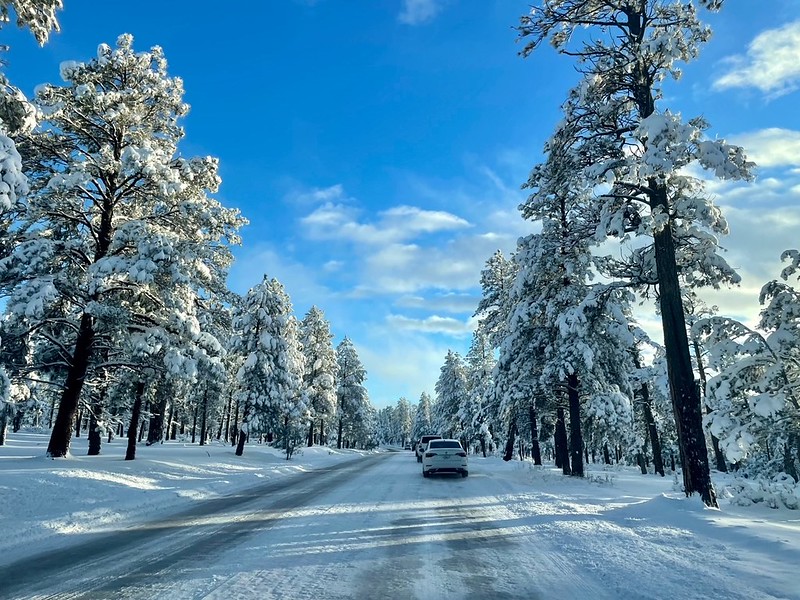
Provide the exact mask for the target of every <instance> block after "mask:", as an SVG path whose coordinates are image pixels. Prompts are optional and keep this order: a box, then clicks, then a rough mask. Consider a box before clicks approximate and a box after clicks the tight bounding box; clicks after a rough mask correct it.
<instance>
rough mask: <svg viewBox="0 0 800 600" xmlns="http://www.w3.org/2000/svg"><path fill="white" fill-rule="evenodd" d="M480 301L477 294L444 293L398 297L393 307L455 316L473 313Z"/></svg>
mask: <svg viewBox="0 0 800 600" xmlns="http://www.w3.org/2000/svg"><path fill="white" fill-rule="evenodd" d="M479 301H480V296H479V295H477V294H459V293H445V294H432V295H429V296H427V297H423V296H417V295H407V296H400V297H399V298H398V299H397V300H396V301H395V302H394V305H395V306H397V307H398V308H414V309H424V310H429V311H445V312H449V313H455V314H463V313H469V314H472V313H474V312H475V309H476V308H477V306H478V302H479Z"/></svg>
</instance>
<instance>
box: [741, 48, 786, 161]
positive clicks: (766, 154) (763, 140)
mask: <svg viewBox="0 0 800 600" xmlns="http://www.w3.org/2000/svg"><path fill="white" fill-rule="evenodd" d="M798 56H800V55H798ZM731 141H732V142H734V143H735V144H738V145H740V146H742V147H743V148H744V149H745V151H746V152H747V157H748V158H749V159H751V160H753V161H755V163H756V164H757V165H758V166H759V167H798V166H800V131H794V130H792V129H781V128H778V127H771V128H769V129H761V130H759V131H751V132H748V133H742V134H739V135H737V136H734V137H733V138H732V139H731Z"/></svg>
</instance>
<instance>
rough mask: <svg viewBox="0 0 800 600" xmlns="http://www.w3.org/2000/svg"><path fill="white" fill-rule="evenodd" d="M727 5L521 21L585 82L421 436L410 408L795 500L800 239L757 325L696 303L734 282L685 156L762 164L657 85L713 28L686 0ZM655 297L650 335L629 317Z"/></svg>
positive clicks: (700, 166) (719, 174)
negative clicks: (683, 111) (674, 104)
mask: <svg viewBox="0 0 800 600" xmlns="http://www.w3.org/2000/svg"><path fill="white" fill-rule="evenodd" d="M722 4H723V2H722V1H714V0H701V1H699V2H670V1H659V0H635V1H631V0H618V1H617V0H608V1H603V0H558V1H551V2H541V3H537V4H536V5H535V6H533V7H532V8H531V10H530V12H529V14H526V15H524V16H523V17H522V18H521V20H520V24H519V26H518V27H517V32H518V34H519V41H520V42H522V44H523V49H522V50H521V52H520V54H521V55H522V56H523V57H528V56H530V55H531V54H533V53H534V52H538V51H540V48H541V46H543V45H545V44H546V43H549V44H550V45H551V46H552V47H553V48H555V50H556V51H557V52H559V53H561V54H564V55H566V56H569V57H572V59H573V60H574V64H575V69H576V70H577V72H578V74H579V81H578V82H577V84H576V85H575V87H573V88H572V89H571V90H570V91H569V93H568V95H567V98H566V99H565V100H564V102H563V104H562V106H561V110H562V115H561V120H560V121H559V123H558V124H557V125H556V127H555V129H554V132H553V134H552V136H551V137H550V138H549V139H548V140H547V142H546V143H545V146H544V156H545V158H544V160H543V161H542V162H540V163H539V164H536V165H535V166H534V167H533V169H532V171H531V174H530V176H529V178H528V180H527V181H526V182H525V184H524V185H523V188H524V189H526V190H528V191H529V196H528V198H527V199H526V200H525V201H524V202H523V203H522V204H521V205H520V207H519V209H520V212H521V216H522V217H523V218H524V219H526V220H528V221H530V222H531V229H532V230H533V231H535V233H532V234H530V235H528V236H525V237H523V238H521V239H520V240H519V242H518V245H517V248H516V250H515V252H514V253H513V254H512V255H511V256H510V257H506V256H504V255H503V254H502V253H500V252H498V253H496V254H494V255H493V256H491V257H490V258H489V259H488V261H487V262H486V267H485V269H484V271H483V272H482V274H481V287H482V292H483V294H482V299H481V301H480V304H479V306H478V309H477V312H476V316H477V317H478V325H477V328H476V331H475V332H474V337H473V341H472V345H471V347H470V350H469V352H468V354H467V356H466V357H461V356H460V355H458V354H457V353H455V352H452V351H450V352H448V354H447V356H446V358H445V362H444V365H442V367H441V372H440V377H439V380H438V383H437V385H436V397H435V399H434V400H433V402H432V403H431V402H430V399H421V400H420V403H419V405H418V409H417V416H418V417H420V414H422V415H423V416H421V417H420V420H421V421H422V422H424V427H423V429H425V431H421V430H420V429H413V428H414V427H415V425H414V423H415V421H414V417H412V418H411V419H410V420H408V419H407V420H406V422H407V423H409V424H408V429H413V430H414V431H415V432H416V433H426V432H439V433H443V434H446V435H448V436H451V437H460V438H462V440H463V443H464V445H465V447H467V448H469V447H472V446H473V445H476V446H477V447H479V448H482V449H485V448H486V447H487V446H488V447H490V448H491V447H494V448H496V449H497V448H499V451H501V452H502V453H503V454H504V457H505V458H506V459H510V458H511V457H512V455H513V454H514V453H515V452H517V451H518V453H519V454H520V456H529V457H530V458H531V459H532V460H533V461H534V462H535V463H536V464H541V461H542V455H543V454H544V455H546V456H548V457H550V458H552V459H553V460H554V461H555V464H556V465H557V466H558V467H561V468H562V469H563V472H564V473H565V474H571V475H577V476H581V475H583V474H584V467H585V463H586V462H587V461H592V462H594V461H604V462H607V463H610V462H617V461H628V462H630V463H632V464H637V463H638V464H639V465H640V466H641V468H642V472H643V473H644V472H647V469H648V467H649V468H650V469H651V470H652V471H653V472H656V473H659V474H661V475H664V469H665V465H667V466H670V467H672V468H675V467H676V465H677V466H678V467H680V473H681V474H682V483H683V489H684V491H685V492H686V494H687V495H691V494H695V493H697V494H699V495H700V496H701V498H702V500H703V502H704V503H705V504H707V505H709V506H716V505H717V500H716V492H715V489H714V486H713V484H712V480H711V467H712V465H713V466H714V467H715V468H716V469H718V470H720V471H727V470H728V469H729V468H733V469H736V470H737V471H739V472H741V473H742V474H743V475H744V476H745V477H748V478H749V479H750V480H753V481H758V482H759V483H760V485H761V486H762V490H761V491H758V492H754V493H753V492H749V493H753V494H754V495H755V499H756V500H758V499H764V498H765V497H768V498H769V499H770V500H769V501H770V502H772V503H774V504H776V505H777V504H781V503H782V504H785V505H786V506H789V507H791V508H797V507H798V500H797V497H798V495H797V490H799V489H800V486H798V481H800V477H799V473H800V403H799V400H800V398H799V397H798V385H800V383H798V382H800V378H798V374H799V372H798V367H799V366H800V354H798V352H799V351H798V348H800V294H798V291H797V290H796V289H795V288H794V287H793V286H792V283H791V281H792V280H793V279H794V278H796V277H797V275H798V267H799V266H800V253H798V251H797V250H794V249H790V250H787V251H786V252H784V253H783V256H782V257H781V258H782V259H783V260H784V261H787V262H788V263H789V264H788V266H787V267H786V268H785V269H784V271H783V273H782V275H781V280H779V281H778V280H776V281H771V282H768V283H767V284H766V285H764V287H763V288H762V290H761V294H760V296H759V302H760V304H761V312H760V321H759V323H758V325H757V327H756V328H752V327H748V326H747V325H745V324H743V323H741V322H739V321H737V320H735V319H732V318H729V317H724V316H720V315H718V314H717V313H718V310H719V309H718V308H717V307H713V306H707V305H705V304H704V303H703V301H702V300H701V299H700V297H699V296H698V290H699V289H700V288H703V287H708V286H711V287H714V288H717V287H720V286H723V285H732V284H736V283H738V282H739V281H740V277H739V275H738V274H737V273H736V272H735V270H734V269H733V268H732V267H731V266H730V265H729V264H728V263H727V262H726V261H725V259H724V257H723V256H722V254H721V249H720V245H719V241H718V240H719V237H720V236H721V235H724V234H726V233H727V232H728V226H727V222H726V221H725V218H724V216H723V215H722V212H721V210H720V209H719V207H717V206H716V205H715V204H714V203H713V201H712V199H711V198H710V197H709V195H708V194H706V193H705V192H704V183H703V180H701V179H699V178H697V177H693V176H691V175H690V174H689V173H690V171H688V170H687V168H689V167H693V168H694V170H693V171H691V172H697V171H700V170H702V171H705V173H706V177H715V178H719V179H732V180H744V181H749V180H751V179H752V178H753V171H754V166H755V165H754V164H753V163H752V162H749V161H748V160H747V158H746V155H745V152H744V150H743V149H742V148H740V147H738V146H735V145H732V144H729V143H727V142H725V141H724V140H721V139H718V138H711V137H709V136H708V135H707V133H706V131H707V129H708V127H709V124H708V123H706V122H705V120H704V119H703V118H701V117H695V118H691V119H689V120H685V119H684V118H683V117H682V116H681V115H680V114H679V113H678V112H673V111H671V110H670V109H669V108H668V107H667V106H665V104H666V102H665V98H664V86H665V85H666V82H668V81H670V80H676V81H677V80H678V79H679V78H680V74H681V63H687V62H689V61H691V60H693V59H695V58H697V56H698V55H699V51H700V48H701V46H702V45H703V44H704V43H705V42H706V41H707V40H708V39H709V38H710V36H711V29H710V27H708V26H707V25H705V24H703V23H702V22H701V20H700V18H699V11H700V10H701V9H703V8H704V9H706V10H707V11H710V12H715V11H718V10H720V9H721V8H722ZM652 300H654V301H655V311H656V314H657V316H658V317H659V319H660V321H661V325H662V333H663V342H656V341H654V340H652V339H650V338H649V336H648V335H647V333H646V332H645V331H644V330H643V329H642V328H641V327H640V326H639V325H638V324H637V322H636V320H635V318H634V316H633V306H634V304H635V303H640V304H644V303H646V302H647V301H652ZM396 410H397V411H400V406H399V405H398V407H397V409H396ZM401 412H402V411H401ZM428 415H429V416H428ZM394 429H395V430H396V429H397V427H395V428H394ZM650 465H652V466H651V467H650ZM745 500H746V499H745Z"/></svg>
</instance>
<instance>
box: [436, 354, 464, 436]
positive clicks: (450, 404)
mask: <svg viewBox="0 0 800 600" xmlns="http://www.w3.org/2000/svg"><path fill="white" fill-rule="evenodd" d="M466 396H467V374H466V369H465V367H464V360H463V359H462V358H461V355H460V354H459V353H458V352H454V351H453V350H448V351H447V356H445V359H444V364H443V365H442V367H441V370H440V372H439V379H438V380H437V381H436V401H435V402H434V405H433V408H432V410H431V412H432V417H433V428H434V430H436V431H437V432H439V433H440V434H441V435H442V436H444V437H448V438H461V437H463V435H464V423H463V422H462V421H461V407H462V404H463V403H464V402H465V401H466Z"/></svg>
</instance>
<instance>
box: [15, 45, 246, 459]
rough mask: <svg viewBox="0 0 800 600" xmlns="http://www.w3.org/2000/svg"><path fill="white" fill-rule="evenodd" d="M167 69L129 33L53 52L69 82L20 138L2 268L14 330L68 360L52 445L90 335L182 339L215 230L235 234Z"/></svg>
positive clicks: (49, 88) (217, 264)
mask: <svg viewBox="0 0 800 600" xmlns="http://www.w3.org/2000/svg"><path fill="white" fill-rule="evenodd" d="M166 68H167V65H166V60H165V59H164V56H163V52H162V50H161V49H160V48H158V47H156V48H153V49H152V50H151V51H150V52H145V53H135V52H134V51H133V39H132V37H131V36H130V35H123V36H120V38H119V39H118V41H117V46H116V48H113V49H112V48H111V47H109V46H107V45H105V44H101V45H100V47H99V49H98V55H97V57H96V58H94V59H92V60H90V61H89V62H87V63H70V62H68V63H64V64H62V77H63V78H64V81H65V85H64V86H55V85H44V86H40V87H39V88H37V94H36V98H35V100H34V102H35V104H36V106H37V108H38V110H40V111H41V112H42V114H43V115H45V121H44V123H43V124H42V126H41V127H40V128H39V129H38V130H36V131H34V132H33V133H32V134H31V135H29V136H26V137H25V138H24V139H23V140H22V142H21V145H20V147H21V148H22V149H23V155H24V157H25V163H26V164H27V165H29V178H30V186H31V193H30V195H29V197H28V201H27V203H26V205H25V207H24V211H22V213H21V215H20V223H19V228H20V230H21V231H24V239H23V240H21V243H19V244H18V245H17V246H16V247H15V248H14V250H13V252H12V253H11V256H10V257H9V258H8V259H7V260H6V261H5V262H4V265H3V267H4V272H3V276H2V279H3V280H4V281H8V282H10V284H11V285H12V286H13V294H12V299H11V300H10V304H9V306H10V307H11V308H10V311H12V312H13V313H14V314H16V316H17V317H18V318H17V324H16V326H17V328H18V334H19V335H28V334H34V335H37V336H43V337H45V338H46V339H48V340H49V342H51V343H54V344H56V345H57V347H58V348H59V351H60V352H61V353H62V355H63V356H64V358H65V359H66V361H67V362H68V364H69V366H68V368H67V372H66V377H65V381H64V384H63V392H62V394H61V398H60V402H59V406H58V414H57V416H56V422H55V425H54V427H53V432H52V435H51V439H50V444H49V445H48V454H49V455H50V456H53V457H61V456H65V455H66V454H67V452H68V450H69V443H70V437H71V430H72V423H73V420H74V417H75V413H76V409H77V407H78V402H79V399H80V395H81V391H82V389H83V385H84V382H85V381H86V379H87V372H88V371H89V367H90V365H91V364H93V361H95V359H96V358H97V357H98V356H99V357H100V360H102V359H103V356H102V352H101V353H100V355H98V354H97V353H98V351H99V346H102V345H104V344H107V342H102V343H100V338H104V339H106V340H107V339H110V338H111V337H112V334H113V333H114V332H113V331H112V330H114V329H116V332H117V333H119V332H120V331H126V332H127V334H129V335H139V336H140V337H141V339H142V340H146V338H147V337H148V336H150V335H151V334H153V332H151V331H150V330H151V329H152V328H154V327H155V328H157V329H160V330H161V331H163V332H165V333H166V334H167V335H168V337H169V338H170V339H171V344H172V347H173V348H174V349H177V348H181V347H182V344H180V343H179V340H184V341H191V339H192V337H193V336H196V335H197V334H198V327H197V319H196V315H195V309H194V301H195V299H196V298H197V295H198V293H199V290H200V289H210V290H216V289H221V288H224V279H225V276H226V271H227V268H228V266H229V265H230V262H231V260H232V259H231V255H230V252H229V251H228V249H227V247H226V245H225V242H226V240H227V241H228V242H238V238H237V236H236V230H237V228H238V227H239V226H240V225H241V224H242V223H243V221H242V220H241V219H240V218H239V216H238V213H237V212H236V211H232V210H228V209H225V208H223V207H222V206H221V205H220V204H219V203H218V202H217V201H216V200H214V199H213V198H211V197H210V196H209V195H208V193H209V192H214V191H215V190H216V189H217V187H218V185H219V183H220V181H219V177H218V175H217V161H216V159H213V158H210V157H205V158H192V159H186V158H183V157H181V156H180V155H179V152H178V148H177V145H178V142H179V141H180V139H181V138H182V137H183V130H182V129H181V127H180V126H179V124H178V121H179V119H180V118H181V117H182V116H183V115H185V114H186V112H187V110H188V107H187V105H186V104H184V102H183V100H182V96H183V86H182V82H181V81H180V80H179V79H177V78H171V77H169V76H168V75H167V71H166ZM58 303H67V304H68V306H67V307H66V309H65V310H64V311H62V312H63V313H64V314H66V315H69V317H70V321H69V322H68V325H69V326H68V327H65V323H64V321H63V320H55V321H54V320H52V319H49V318H48V317H49V316H50V313H52V312H53V306H54V305H57V304H58ZM12 304H13V306H12ZM101 332H102V335H101ZM155 335H156V336H157V337H158V336H159V335H161V334H155ZM142 336H143V337H142ZM180 353H181V352H178V354H180ZM170 356H171V355H169V354H167V355H165V360H169V359H170ZM175 356H177V355H175ZM178 360H179V361H180V360H182V358H180V357H178ZM159 368H161V367H159ZM163 368H164V369H166V370H167V371H169V370H170V369H171V368H172V365H170V364H164V365H163ZM142 383H144V382H142ZM138 396H139V395H137V397H138Z"/></svg>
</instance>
